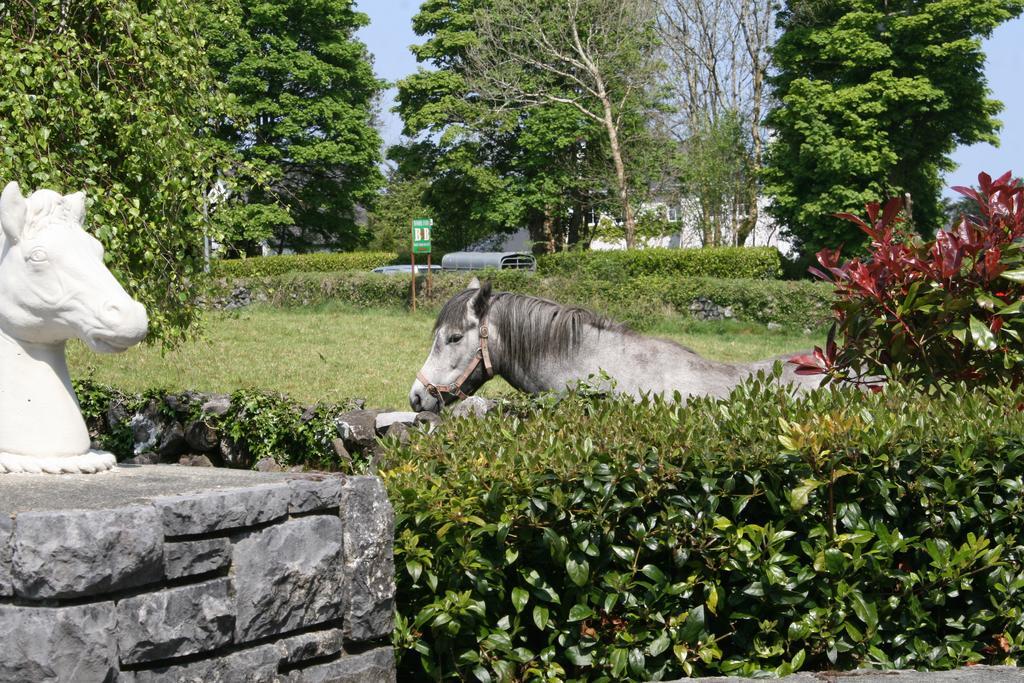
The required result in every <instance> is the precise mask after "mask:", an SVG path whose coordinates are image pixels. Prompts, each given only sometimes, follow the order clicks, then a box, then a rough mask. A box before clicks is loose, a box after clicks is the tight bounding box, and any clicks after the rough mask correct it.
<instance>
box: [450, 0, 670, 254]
mask: <svg viewBox="0 0 1024 683" xmlns="http://www.w3.org/2000/svg"><path fill="white" fill-rule="evenodd" d="M656 14H657V5H656V3H655V2H653V0H632V1H631V2H627V3H624V2H621V0H491V2H490V3H489V5H488V6H487V7H485V8H484V9H482V10H480V11H478V12H477V21H476V27H477V30H478V34H479V39H478V40H477V41H476V43H475V44H474V45H473V46H472V47H471V49H470V57H471V60H470V63H471V74H472V76H473V78H472V83H473V85H474V90H475V91H476V93H478V94H479V95H480V96H481V97H483V98H484V99H485V100H487V101H489V102H491V103H493V106H497V107H499V108H504V107H509V106H511V107H537V106H555V105H558V106H566V107H572V108H574V109H575V110H576V111H577V112H578V113H579V114H580V115H582V116H583V117H584V119H589V120H590V121H592V122H594V123H595V124H596V125H597V126H598V127H599V128H600V130H601V131H602V133H603V135H604V138H603V143H604V144H603V147H604V149H605V150H606V151H607V153H608V158H609V161H610V162H611V168H612V169H613V171H614V175H613V178H614V188H615V193H616V197H617V199H618V201H619V207H618V208H619V211H620V215H621V217H622V219H623V224H624V228H625V235H626V246H627V247H629V248H632V247H633V246H635V224H634V207H633V201H632V199H631V197H630V194H631V193H630V190H631V182H630V177H629V169H628V166H627V162H626V150H625V140H624V139H623V138H624V131H625V128H626V127H627V126H628V125H629V123H628V120H629V118H630V117H631V115H632V114H634V113H636V112H638V111H643V109H644V108H647V107H650V106H651V104H652V101H653V98H652V96H651V93H652V90H653V89H654V85H655V79H656V77H657V75H658V73H659V72H660V68H661V66H662V64H661V62H660V60H659V59H658V57H657V54H656V49H655V47H656V43H657V41H656V36H655V31H654V28H655V17H656Z"/></svg>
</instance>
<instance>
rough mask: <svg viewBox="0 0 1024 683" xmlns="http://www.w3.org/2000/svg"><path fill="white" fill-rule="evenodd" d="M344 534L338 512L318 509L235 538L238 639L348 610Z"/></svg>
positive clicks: (326, 619) (292, 627) (312, 622)
mask: <svg viewBox="0 0 1024 683" xmlns="http://www.w3.org/2000/svg"><path fill="white" fill-rule="evenodd" d="M341 534H342V529H341V520H340V519H339V518H338V517H335V516H333V515H316V516H312V517H301V518H299V519H293V520H290V521H287V522H284V523H283V524H276V525H274V526H270V527H267V528H265V529H261V530H259V531H252V532H248V533H245V534H242V535H241V536H240V537H239V538H237V539H236V540H235V542H234V544H233V555H232V559H231V564H232V567H233V570H234V576H235V607H236V615H237V617H236V622H235V642H236V643H243V642H247V641H251V640H257V639H259V638H262V637H264V636H267V635H271V634H274V633H282V632H286V631H291V630H295V629H300V628H306V627H309V626H314V625H316V624H321V623H324V622H329V621H334V620H336V619H341V618H342V617H344V616H345V610H346V608H347V604H346V603H347V601H346V600H345V575H344V565H343V559H344V557H343V553H342V542H341ZM346 542H347V537H346Z"/></svg>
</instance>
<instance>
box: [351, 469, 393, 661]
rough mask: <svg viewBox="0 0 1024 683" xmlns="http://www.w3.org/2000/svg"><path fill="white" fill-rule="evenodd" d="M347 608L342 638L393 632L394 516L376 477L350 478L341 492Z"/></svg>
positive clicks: (384, 635) (360, 639)
mask: <svg viewBox="0 0 1024 683" xmlns="http://www.w3.org/2000/svg"><path fill="white" fill-rule="evenodd" d="M342 514H343V515H344V520H343V521H344V532H345V541H344V544H343V545H344V549H345V573H346V575H347V577H348V586H347V588H348V596H349V606H348V611H347V613H346V615H345V637H346V639H350V640H359V641H362V640H375V639H378V638H384V637H387V636H388V635H390V633H391V631H392V629H393V628H394V620H393V612H394V603H395V581H394V576H395V570H394V555H393V549H392V539H393V538H394V533H395V515H394V511H393V510H392V508H391V503H390V502H388V497H387V493H386V492H385V490H384V485H383V484H382V483H381V481H380V479H378V478H376V477H351V478H349V479H348V481H347V482H346V483H345V487H344V489H343V491H342Z"/></svg>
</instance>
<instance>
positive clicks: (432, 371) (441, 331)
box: [409, 278, 491, 412]
mask: <svg viewBox="0 0 1024 683" xmlns="http://www.w3.org/2000/svg"><path fill="white" fill-rule="evenodd" d="M490 304H491V285H490V283H487V284H485V285H483V286H482V287H481V286H480V281H479V280H477V279H476V278H473V281H472V282H471V283H470V285H469V289H467V290H466V291H464V292H460V293H459V294H456V295H455V296H453V297H452V298H451V299H449V301H448V302H447V303H446V304H445V305H444V307H443V308H442V309H441V312H440V313H439V314H438V316H437V322H436V323H434V345H433V346H432V347H431V349H430V355H429V356H427V362H426V363H424V364H423V368H422V369H421V370H420V372H419V374H418V375H417V378H416V381H415V382H413V385H412V390H411V391H410V392H409V405H411V406H412V409H413V410H416V411H420V410H432V411H434V412H440V410H441V408H442V407H443V406H444V405H445V404H447V403H451V402H452V401H454V400H456V399H457V398H460V397H465V396H469V395H471V394H473V392H475V391H476V390H477V389H479V388H480V386H481V385H482V384H483V383H484V382H486V381H487V380H488V379H489V378H490V376H491V369H490V363H491V361H490V356H489V355H488V351H487V335H488V334H489V333H488V331H487V323H486V320H487V312H488V310H489V309H490Z"/></svg>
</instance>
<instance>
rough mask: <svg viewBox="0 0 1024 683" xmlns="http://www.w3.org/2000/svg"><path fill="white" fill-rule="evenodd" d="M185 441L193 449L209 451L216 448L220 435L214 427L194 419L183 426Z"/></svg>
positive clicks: (203, 451) (202, 451)
mask: <svg viewBox="0 0 1024 683" xmlns="http://www.w3.org/2000/svg"><path fill="white" fill-rule="evenodd" d="M185 441H186V442H187V443H188V445H189V446H190V447H191V448H192V449H193V450H197V451H199V452H201V453H209V452H210V451H212V450H214V449H215V448H217V446H218V444H219V443H220V437H219V436H218V434H217V430H216V429H214V428H213V427H211V426H210V425H208V424H207V423H206V422H204V421H202V420H196V421H195V422H190V423H188V425H187V426H186V427H185Z"/></svg>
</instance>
